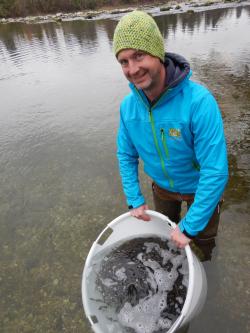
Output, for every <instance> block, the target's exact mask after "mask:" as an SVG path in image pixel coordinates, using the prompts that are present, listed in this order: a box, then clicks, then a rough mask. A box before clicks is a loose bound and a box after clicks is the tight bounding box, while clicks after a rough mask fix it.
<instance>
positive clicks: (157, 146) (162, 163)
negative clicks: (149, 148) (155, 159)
mask: <svg viewBox="0 0 250 333" xmlns="http://www.w3.org/2000/svg"><path fill="white" fill-rule="evenodd" d="M149 118H150V123H151V127H152V132H153V138H154V142H155V147H156V150H157V152H158V155H159V157H160V161H161V167H162V170H163V173H164V175H165V176H166V178H167V180H168V182H169V185H170V187H171V188H173V187H174V181H173V179H171V178H170V177H169V175H168V173H167V170H166V167H165V163H164V159H163V157H162V153H161V150H160V147H159V143H158V140H157V136H156V130H155V123H154V118H153V115H152V109H151V108H150V109H149ZM163 147H164V150H165V153H166V155H167V157H168V158H169V153H168V149H167V146H166V144H165V145H164V144H163ZM165 148H166V149H165Z"/></svg>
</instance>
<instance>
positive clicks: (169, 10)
mask: <svg viewBox="0 0 250 333" xmlns="http://www.w3.org/2000/svg"><path fill="white" fill-rule="evenodd" d="M242 5H250V0H248V1H241V0H238V1H233V0H223V1H218V0H205V1H201V0H194V1H186V2H181V1H166V2H160V3H159V4H158V5H155V4H154V6H150V5H145V6H139V7H132V6H131V7H126V8H117V9H106V8H103V9H100V10H96V11H80V12H75V13H57V14H48V15H40V16H27V17H18V18H2V19H0V23H2V24H7V23H16V22H20V23H27V24H34V23H43V22H63V21H72V20H93V19H94V20H97V19H108V18H114V19H119V17H121V16H122V15H124V13H126V12H130V11H132V10H134V9H136V8H137V9H140V10H145V11H147V12H148V13H151V14H152V15H154V16H158V15H163V14H164V15H165V14H177V13H182V12H190V13H192V12H198V11H204V10H209V9H210V10H211V9H215V8H227V7H237V6H242Z"/></svg>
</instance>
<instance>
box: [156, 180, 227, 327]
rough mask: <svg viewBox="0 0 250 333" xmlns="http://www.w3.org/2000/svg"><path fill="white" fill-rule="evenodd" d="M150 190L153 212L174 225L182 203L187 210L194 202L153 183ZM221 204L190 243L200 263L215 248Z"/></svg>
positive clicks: (207, 257)
mask: <svg viewBox="0 0 250 333" xmlns="http://www.w3.org/2000/svg"><path fill="white" fill-rule="evenodd" d="M152 190H153V199H154V205H155V210H156V211H157V212H159V213H162V214H164V215H166V216H168V217H169V218H170V220H172V221H173V222H175V223H178V222H179V221H180V219H181V204H182V202H183V201H185V202H186V203H187V210H188V209H189V207H190V206H191V204H192V203H193V201H194V194H180V193H176V192H169V191H167V190H164V189H162V188H160V187H159V186H158V185H156V184H155V183H153V184H152ZM222 202H223V201H222V200H221V201H220V202H219V203H218V205H217V206H216V208H215V210H214V213H213V215H212V217H211V218H210V220H209V222H208V225H207V226H206V228H205V229H204V230H203V231H202V232H200V233H199V235H197V236H196V237H195V238H193V239H192V241H191V242H190V247H191V249H192V250H193V251H194V253H195V254H196V255H197V257H198V258H199V259H200V260H201V261H207V260H211V257H212V251H213V249H214V247H215V237H216V235H217V231H218V225H219V220H220V207H221V205H222ZM188 329H189V324H187V325H185V326H184V327H182V328H180V329H179V330H178V331H177V332H176V333H187V332H188Z"/></svg>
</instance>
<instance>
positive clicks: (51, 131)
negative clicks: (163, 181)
mask: <svg viewBox="0 0 250 333" xmlns="http://www.w3.org/2000/svg"><path fill="white" fill-rule="evenodd" d="M157 22H158V24H159V26H160V29H161V31H162V32H163V34H164V38H165V44H166V48H167V50H169V51H171V52H176V53H180V54H182V55H184V56H185V57H186V58H187V59H188V60H189V61H190V63H191V67H192V69H193V78H194V79H195V80H198V81H199V82H202V83H204V84H206V85H207V86H208V87H209V88H210V90H212V91H213V93H214V94H215V96H216V98H217V99H218V101H219V104H220V107H221V110H222V114H223V118H224V124H225V133H226V137H227V143H228V152H229V164H230V181H229V185H228V187H227V190H226V193H225V203H224V206H223V213H222V218H221V226H220V231H219V235H218V239H217V248H216V251H215V253H214V258H213V261H212V262H211V263H207V264H205V268H206V270H207V275H208V288H209V292H208V298H207V302H206V305H205V308H204V310H203V311H202V313H201V314H200V315H199V317H198V318H196V319H195V320H194V321H193V322H192V324H191V327H190V329H189V333H200V332H201V331H202V332H203V333H210V332H214V333H221V332H227V333H235V332H242V333H244V332H248V331H249V330H250V327H249V322H250V319H249V305H248V303H249V302H248V299H249V292H250V291H249V274H248V272H249V259H248V257H249V255H248V254H249V217H250V214H249V189H250V173H249V162H250V158H249V143H250V142H249V123H250V112H249V105H250V93H249V86H250V72H249V71H250V40H249V36H248V33H247V32H248V31H250V6H242V7H237V8H231V9H217V10H211V11H207V12H201V13H195V14H188V13H186V14H177V15H168V16H160V17H157ZM115 25H116V22H115V21H112V20H98V21H96V22H95V21H74V22H64V23H61V24H56V23H47V24H41V25H31V24H30V25H25V24H9V25H0V97H1V111H0V175H1V178H0V179H1V180H0V182H1V183H0V198H1V200H0V240H1V242H0V243H1V245H0V246H1V256H0V266H1V274H0V285H1V298H0V321H1V331H2V332H51V333H52V332H63V331H65V332H84V333H89V332H91V330H90V328H89V325H88V323H87V320H86V319H85V317H84V313H83V310H82V304H81V294H80V287H81V274H82V269H83V266H84V261H85V259H86V256H87V254H88V251H89V249H90V247H91V244H92V242H93V241H94V240H95V239H96V237H97V235H98V234H99V232H100V231H101V230H102V229H103V228H104V226H106V224H107V223H108V222H110V221H111V220H112V219H114V218H115V217H117V216H118V215H120V214H121V213H123V212H125V211H126V205H125V200H124V196H123V194H122V189H121V184H120V179H119V174H118V170H117V162H116V157H115V133H116V130H117V125H118V114H119V112H118V110H119V103H120V101H121V99H122V97H123V96H124V95H125V94H126V93H127V92H128V87H127V82H126V80H125V79H124V78H123V76H122V73H121V70H120V68H119V66H118V64H117V63H116V61H115V59H114V57H113V55H112V51H111V45H112V42H111V40H112V34H113V31H114V27H115ZM142 187H143V192H144V193H145V195H146V197H147V198H148V202H149V204H150V205H151V208H153V206H152V200H151V193H150V181H149V179H147V178H146V177H145V176H144V175H142ZM247 267H248V269H247Z"/></svg>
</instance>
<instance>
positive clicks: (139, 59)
mask: <svg viewBox="0 0 250 333" xmlns="http://www.w3.org/2000/svg"><path fill="white" fill-rule="evenodd" d="M144 57H145V53H143V52H137V53H136V54H135V59H136V60H137V61H141V60H142V59H143V58H144Z"/></svg>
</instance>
